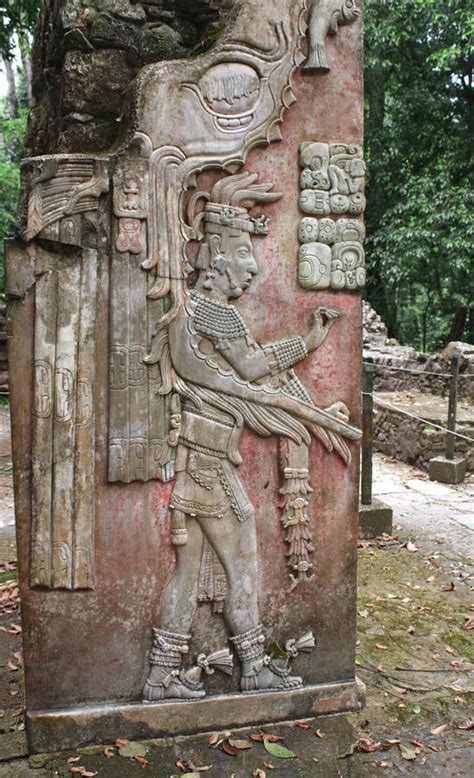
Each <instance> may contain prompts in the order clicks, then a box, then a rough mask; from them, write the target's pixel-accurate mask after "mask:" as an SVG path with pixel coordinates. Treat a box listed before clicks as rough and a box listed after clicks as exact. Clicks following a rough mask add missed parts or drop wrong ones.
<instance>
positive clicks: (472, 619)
mask: <svg viewBox="0 0 474 778" xmlns="http://www.w3.org/2000/svg"><path fill="white" fill-rule="evenodd" d="M462 628H463V629H474V616H464V624H463V625H462Z"/></svg>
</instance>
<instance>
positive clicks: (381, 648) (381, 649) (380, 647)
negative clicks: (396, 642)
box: [375, 643, 388, 651]
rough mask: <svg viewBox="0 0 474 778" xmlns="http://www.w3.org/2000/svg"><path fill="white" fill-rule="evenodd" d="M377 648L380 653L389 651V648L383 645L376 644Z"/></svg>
mask: <svg viewBox="0 0 474 778" xmlns="http://www.w3.org/2000/svg"><path fill="white" fill-rule="evenodd" d="M375 648H378V650H379V651H388V646H384V644H383V643H376V644H375Z"/></svg>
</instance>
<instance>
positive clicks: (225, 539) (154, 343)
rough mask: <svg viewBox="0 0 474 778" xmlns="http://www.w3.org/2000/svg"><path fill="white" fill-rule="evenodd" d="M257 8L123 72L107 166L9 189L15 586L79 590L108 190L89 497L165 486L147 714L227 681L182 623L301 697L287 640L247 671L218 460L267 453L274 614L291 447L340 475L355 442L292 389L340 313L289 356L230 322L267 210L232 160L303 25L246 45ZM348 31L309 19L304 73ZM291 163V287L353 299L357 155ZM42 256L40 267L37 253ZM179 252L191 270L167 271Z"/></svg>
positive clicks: (281, 7)
mask: <svg viewBox="0 0 474 778" xmlns="http://www.w3.org/2000/svg"><path fill="white" fill-rule="evenodd" d="M264 5H265V4H264ZM261 7H262V4H261V3H260V2H258V1H257V0H249V2H247V3H245V4H244V11H245V13H242V15H241V17H239V22H238V23H236V25H235V27H233V28H232V30H231V34H229V35H227V36H226V35H224V36H223V38H222V39H221V41H220V42H219V44H218V45H217V46H216V47H215V49H214V50H213V51H212V52H211V53H209V54H206V55H204V56H202V57H196V58H195V59H193V60H190V61H183V62H180V63H174V65H173V67H172V68H170V66H169V64H168V63H161V64H157V65H152V66H150V67H148V68H145V69H143V71H142V72H141V74H140V75H139V76H138V77H137V79H136V82H135V84H134V87H133V93H132V94H131V96H130V101H129V104H128V110H127V111H126V112H125V115H126V116H127V126H126V127H125V128H124V135H123V137H124V138H125V141H124V143H123V146H122V147H121V148H120V149H119V150H118V151H117V152H116V153H114V154H112V155H111V157H110V159H106V158H105V157H104V158H102V157H100V158H99V157H90V156H84V157H83V156H79V155H78V156H77V157H76V156H74V157H72V156H71V157H69V158H63V157H59V156H58V157H55V158H45V159H42V160H31V161H29V162H28V163H27V165H26V167H25V175H27V177H28V186H27V189H28V191H29V198H28V202H27V203H26V205H25V207H24V214H25V215H24V219H23V221H24V224H23V228H22V234H23V236H24V237H25V239H26V240H31V239H33V238H35V239H37V240H38V255H37V256H38V258H39V259H38V263H37V268H36V271H37V282H36V314H35V316H36V320H35V371H36V373H35V376H36V377H35V422H34V434H33V445H32V452H33V453H32V457H33V530H32V552H33V562H32V585H34V586H47V587H52V588H58V587H61V588H68V589H73V588H81V587H92V586H93V585H94V571H93V565H94V558H93V542H92V541H93V539H92V533H93V519H94V491H93V489H91V484H93V483H94V477H95V472H94V443H95V439H94V431H95V418H94V395H93V392H94V382H95V373H94V363H95V352H94V326H95V306H96V273H97V254H96V253H94V250H93V249H84V248H83V246H84V229H85V226H84V225H85V222H84V217H83V214H84V213H87V214H88V216H90V215H91V213H92V212H93V211H94V210H97V208H98V202H99V197H100V196H101V195H102V194H103V193H105V192H107V191H108V189H109V183H110V182H111V183H112V194H111V197H110V201H111V202H110V204H111V214H110V216H111V224H112V226H111V230H110V333H109V344H110V351H109V358H110V359H109V404H108V412H109V430H108V479H109V481H110V482H117V481H118V482H123V483H129V482H132V481H148V480H150V479H155V478H158V479H161V480H163V481H170V480H172V479H174V485H173V489H172V492H171V497H170V500H169V506H168V509H169V510H168V513H169V531H170V538H171V542H172V544H173V546H174V547H175V551H176V558H177V571H176V572H175V573H174V574H173V575H172V577H171V579H170V580H169V582H168V584H167V586H166V587H165V589H164V591H163V592H157V596H158V595H160V596H162V601H161V610H160V618H159V623H158V624H157V626H155V627H153V629H152V630H151V628H150V631H152V636H151V638H152V640H151V651H150V655H149V661H150V665H151V668H150V671H149V675H148V678H147V680H146V683H145V687H144V691H143V695H144V697H145V699H146V700H147V701H151V702H160V701H161V700H170V699H183V700H192V699H199V698H202V697H204V696H205V694H206V689H205V686H204V683H203V673H204V674H205V675H210V674H212V673H213V672H214V670H215V669H218V670H221V671H222V672H224V673H228V674H229V673H230V672H232V666H233V656H232V654H231V653H230V651H229V649H228V648H219V649H218V650H216V651H212V652H211V653H204V652H202V651H201V650H198V651H195V647H194V646H193V645H192V627H193V623H194V619H195V615H196V609H197V607H198V604H199V603H203V602H212V603H213V606H214V610H215V611H216V612H217V613H220V614H222V616H223V618H224V619H225V623H226V627H227V631H228V637H229V641H230V643H231V645H232V647H233V650H234V653H235V654H236V656H237V658H238V660H239V662H240V680H239V688H240V690H241V691H242V692H258V691H270V690H288V691H291V690H294V689H297V688H300V687H302V686H303V678H302V677H300V676H299V675H294V674H293V671H292V667H291V665H292V662H293V660H295V659H297V657H298V655H299V654H301V653H302V652H306V651H310V650H312V648H313V647H314V645H315V639H314V636H313V633H312V632H311V630H309V629H308V625H307V624H305V625H303V629H304V630H305V632H304V634H303V635H302V636H301V637H299V638H298V639H296V638H295V639H289V640H287V641H286V642H285V650H284V654H285V657H284V658H282V657H281V656H280V657H277V656H274V655H273V654H272V653H271V652H268V651H267V649H266V646H267V644H269V643H270V642H271V639H273V638H274V637H275V636H273V635H272V636H269V635H266V634H265V633H264V631H263V628H262V626H261V616H262V614H261V613H260V611H259V603H258V585H257V580H258V573H259V571H258V557H257V526H256V523H257V521H258V515H257V516H256V513H255V506H254V505H253V504H252V502H251V501H250V499H249V497H248V495H247V494H246V491H245V489H244V485H243V483H242V480H241V478H240V476H239V466H240V464H241V463H242V454H241V452H240V451H239V442H240V439H241V436H242V433H243V431H244V429H245V428H246V429H248V430H251V431H252V432H253V433H255V434H256V435H259V436H262V437H269V436H271V435H275V436H277V437H278V438H279V439H280V457H279V459H280V462H279V464H280V498H281V500H280V509H281V514H280V516H281V530H282V533H283V537H284V540H285V543H286V548H287V553H286V557H287V564H288V596H291V592H292V591H293V590H294V589H295V588H296V587H298V586H304V585H306V584H308V583H309V582H311V581H313V580H314V577H315V569H314V562H313V556H312V555H313V552H314V543H313V537H312V524H313V518H314V517H312V516H311V515H310V513H309V496H310V494H311V492H312V486H311V484H310V481H309V472H310V468H309V449H310V446H311V444H312V440H313V439H314V438H315V439H317V441H318V442H319V443H320V444H322V446H323V447H324V449H325V450H326V451H327V452H328V454H330V455H332V456H338V457H339V458H340V459H341V460H342V462H343V463H344V465H347V464H348V463H349V462H350V460H351V445H352V444H353V443H354V442H356V441H358V440H359V439H360V431H359V430H358V429H357V428H356V427H354V426H352V425H351V424H350V423H349V422H350V416H351V413H350V411H349V409H348V408H347V407H346V405H345V404H344V403H343V402H341V401H339V400H338V399H337V398H334V402H333V403H332V404H331V405H330V406H329V407H327V408H321V407H319V406H318V405H317V404H316V403H315V402H314V401H313V399H312V397H311V396H310V394H309V392H308V391H307V389H306V388H305V386H304V385H303V383H302V382H301V380H300V379H299V378H298V376H297V375H296V373H295V372H294V371H293V367H294V366H296V365H297V364H299V363H301V362H303V361H304V360H306V359H308V358H309V355H310V354H311V353H312V352H313V351H315V350H316V349H317V348H319V347H320V346H321V345H322V343H323V342H324V341H325V340H326V338H327V337H328V336H329V335H330V332H331V330H332V328H333V327H334V326H337V327H339V326H342V324H343V321H342V320H341V314H340V311H338V310H335V309H333V308H328V307H317V308H315V310H314V311H313V312H312V314H311V315H310V316H309V317H308V319H309V320H308V322H307V329H306V332H305V333H304V334H303V335H301V334H296V333H294V334H289V335H287V336H284V337H280V338H278V339H276V340H272V341H270V342H265V343H261V342H260V340H259V338H258V336H257V335H256V334H254V333H253V332H251V329H250V327H249V325H248V323H247V322H246V321H245V320H244V318H243V317H242V315H241V314H240V312H239V309H238V300H239V298H240V297H241V296H242V295H243V294H244V293H245V292H246V290H247V289H248V288H249V286H250V285H251V283H252V281H253V278H254V277H255V275H256V274H257V273H258V270H259V268H258V265H257V260H256V258H255V255H254V242H255V241H257V240H259V239H260V238H264V236H265V235H267V233H268V230H269V222H268V219H267V217H266V216H265V215H259V216H255V214H254V212H253V210H252V209H253V208H254V206H256V205H261V206H262V207H264V206H265V204H267V203H273V202H276V201H278V200H279V199H280V197H281V195H280V194H279V193H277V192H273V191H271V190H272V187H273V185H272V183H270V182H259V181H258V180H257V174H255V173H252V172H251V171H247V170H245V168H244V165H245V159H246V156H247V154H248V152H249V151H250V150H252V149H253V148H254V147H256V146H258V145H260V144H262V143H267V142H271V141H276V140H279V139H281V133H280V124H281V122H282V120H283V116H284V113H285V112H286V110H287V109H288V108H289V106H290V105H291V104H292V103H293V102H294V100H295V97H294V94H293V91H292V88H291V79H292V74H293V72H294V71H295V69H296V68H297V67H298V66H299V65H301V63H302V62H303V60H304V54H303V48H302V47H303V46H304V33H305V30H306V27H305V18H306V11H307V10H308V9H307V4H306V2H305V0H290V1H289V2H288V0H272V2H271V11H270V12H269V13H268V18H269V20H270V21H268V22H267V21H265V24H263V23H262V21H261V19H260V21H259V26H258V29H257V28H256V29H253V28H249V22H250V21H251V20H252V19H253V14H255V12H256V10H258V13H257V14H256V16H257V17H259V18H260V16H261V14H260V10H261ZM355 14H356V12H355V10H354V5H353V3H351V2H350V0H346V2H345V3H342V4H341V3H337V4H336V3H331V2H325V0H323V1H322V2H319V3H314V4H313V6H312V10H311V20H310V54H309V59H308V62H307V63H306V66H305V67H306V68H307V69H315V68H325V67H326V68H327V67H328V66H327V63H326V65H325V64H324V62H325V60H324V58H323V55H324V51H321V46H323V47H324V37H325V35H326V33H327V32H328V31H330V30H331V29H332V30H333V31H335V29H337V23H338V22H341V21H350V20H351V18H352V17H353V16H355ZM265 19H266V16H265ZM274 19H279V20H280V21H278V22H277V23H275V22H274V21H272V20H274ZM239 25H240V26H239ZM190 117H192V120H190ZM300 156H301V167H302V173H301V186H302V189H303V191H302V193H301V198H300V205H301V208H302V210H303V211H304V212H305V213H307V214H311V216H310V217H305V218H303V219H302V220H301V224H300V227H299V236H300V242H301V247H300V261H299V282H300V284H301V285H302V286H303V287H305V288H308V289H326V288H333V289H358V288H360V286H361V285H362V284H363V279H364V278H365V269H364V255H363V249H362V245H361V241H362V239H363V226H362V224H361V223H360V222H359V221H358V220H357V219H356V218H355V217H356V216H357V215H358V214H360V213H362V211H363V208H364V202H365V201H364V195H363V176H364V163H363V161H362V150H361V148H360V146H357V145H347V144H324V143H309V144H308V143H306V144H303V145H302V147H301V152H300ZM203 170H214V171H218V172H219V178H218V179H217V180H216V181H215V182H214V183H213V185H212V186H211V187H210V191H205V192H202V191H199V190H198V189H197V186H198V183H197V182H198V178H197V176H198V174H199V173H200V172H201V171H203ZM109 171H110V172H109ZM315 214H316V215H318V216H322V217H323V218H319V219H318V218H314V215H315ZM331 214H332V215H333V216H334V215H341V217H342V218H329V216H330V215H331ZM43 241H49V242H50V243H51V244H60V246H61V252H58V253H54V252H53V250H51V251H46V250H44V249H43V248H42V246H43ZM191 241H194V242H195V243H197V246H196V247H195V248H196V253H193V252H191V251H189V252H188V244H189V243H190V242H191ZM65 247H66V248H65ZM67 247H69V248H67ZM71 247H72V248H71ZM74 247H77V249H78V250H77V251H75V250H74ZM55 251H57V246H55ZM234 303H235V304H234ZM157 564H159V561H157ZM182 570H185V573H186V574H185V575H183V574H182ZM199 648H200V649H201V648H202V647H199ZM192 653H194V654H197V659H196V661H195V662H190V661H188V658H189V657H190V656H191V654H192Z"/></svg>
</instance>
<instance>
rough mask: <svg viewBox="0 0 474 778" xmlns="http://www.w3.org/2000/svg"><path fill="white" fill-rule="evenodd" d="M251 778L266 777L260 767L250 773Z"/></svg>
mask: <svg viewBox="0 0 474 778" xmlns="http://www.w3.org/2000/svg"><path fill="white" fill-rule="evenodd" d="M252 778H267V775H266V773H265V771H264V770H261V769H260V767H257V769H256V770H254V771H253V773H252Z"/></svg>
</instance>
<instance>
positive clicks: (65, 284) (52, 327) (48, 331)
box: [31, 247, 97, 589]
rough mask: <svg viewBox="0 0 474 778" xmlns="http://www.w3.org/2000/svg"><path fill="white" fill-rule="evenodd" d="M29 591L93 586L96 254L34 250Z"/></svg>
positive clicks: (92, 252)
mask: <svg viewBox="0 0 474 778" xmlns="http://www.w3.org/2000/svg"><path fill="white" fill-rule="evenodd" d="M36 272H37V273H38V274H39V275H38V278H37V281H36V286H35V309H36V312H35V381H34V394H35V404H34V416H33V440H32V469H33V483H32V486H33V495H32V497H33V517H32V540H31V554H32V559H31V585H32V586H46V587H49V588H53V589H58V588H64V589H83V588H91V587H93V585H94V544H93V529H94V490H93V489H91V483H93V482H94V474H95V463H94V459H95V414H94V385H95V306H96V280H97V279H96V273H97V252H96V251H95V250H93V249H85V250H83V251H82V252H78V253H77V254H74V255H72V256H71V255H68V256H55V255H54V254H52V253H49V252H47V251H42V250H41V249H40V248H39V247H38V255H37V269H36Z"/></svg>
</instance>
